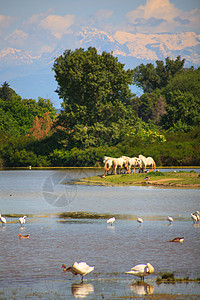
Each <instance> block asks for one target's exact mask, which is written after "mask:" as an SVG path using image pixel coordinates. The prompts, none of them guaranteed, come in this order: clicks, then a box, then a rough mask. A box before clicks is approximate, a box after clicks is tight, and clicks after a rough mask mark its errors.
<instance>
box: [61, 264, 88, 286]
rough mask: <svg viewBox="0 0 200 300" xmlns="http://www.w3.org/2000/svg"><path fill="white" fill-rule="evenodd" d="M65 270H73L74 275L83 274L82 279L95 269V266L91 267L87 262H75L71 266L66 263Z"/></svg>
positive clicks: (63, 266)
mask: <svg viewBox="0 0 200 300" xmlns="http://www.w3.org/2000/svg"><path fill="white" fill-rule="evenodd" d="M62 268H63V271H65V272H66V271H67V272H71V273H72V274H74V275H78V274H79V275H81V277H82V281H83V277H84V276H85V275H87V274H89V273H90V272H92V271H93V270H94V267H90V266H88V265H87V264H86V262H80V263H77V262H75V263H74V264H73V265H72V266H71V267H68V268H67V267H66V265H65V264H63V265H62Z"/></svg>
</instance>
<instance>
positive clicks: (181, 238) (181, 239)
mask: <svg viewBox="0 0 200 300" xmlns="http://www.w3.org/2000/svg"><path fill="white" fill-rule="evenodd" d="M183 241H184V237H183V236H182V237H175V238H174V239H172V240H170V242H177V243H182V242H183Z"/></svg>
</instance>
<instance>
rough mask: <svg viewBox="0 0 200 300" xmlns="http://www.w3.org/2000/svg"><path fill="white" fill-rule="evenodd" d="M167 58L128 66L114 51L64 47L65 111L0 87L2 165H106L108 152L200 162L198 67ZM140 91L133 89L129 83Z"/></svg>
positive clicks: (58, 75) (60, 77)
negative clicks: (185, 66)
mask: <svg viewBox="0 0 200 300" xmlns="http://www.w3.org/2000/svg"><path fill="white" fill-rule="evenodd" d="M184 63H185V60H184V59H183V60H181V57H180V56H177V58H176V59H175V60H173V59H169V58H168V57H167V58H166V59H165V62H163V61H156V62H155V66H154V65H153V64H146V65H144V64H141V65H139V66H137V67H136V68H135V69H133V70H131V69H128V70H125V65H124V64H121V63H120V62H119V61H118V59H117V58H116V57H114V56H113V55H112V53H107V52H103V53H102V54H98V53H97V50H96V49H95V48H92V47H90V48H88V49H87V50H84V49H82V48H80V49H76V50H75V51H71V50H66V51H65V52H64V53H63V54H62V55H60V56H59V57H58V58H57V59H56V60H55V62H54V65H53V71H54V73H55V79H56V81H57V84H58V87H57V90H56V91H57V93H58V95H59V97H60V99H62V101H63V102H62V111H61V113H60V114H56V112H55V108H54V107H53V104H52V103H51V101H50V100H49V99H43V98H38V101H36V100H34V99H22V98H21V97H20V96H19V95H17V94H16V92H15V91H14V90H13V89H12V88H10V86H9V84H8V83H7V82H4V83H3V84H2V86H1V87H0V116H1V117H0V157H1V160H0V164H1V165H2V166H28V165H32V166H101V165H102V158H103V156H104V155H108V156H117V157H118V156H120V155H127V156H137V155H139V154H140V153H142V154H144V155H147V156H153V157H154V159H155V160H156V162H157V164H158V165H199V164H200V155H199V154H200V153H199V152H200V147H199V145H200V126H199V125H200V68H198V69H194V68H193V67H191V68H184ZM133 84H135V85H137V86H138V87H139V88H141V89H142V92H143V94H142V96H141V97H137V96H136V95H135V94H133V93H132V92H131V85H133Z"/></svg>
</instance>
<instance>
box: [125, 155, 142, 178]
mask: <svg viewBox="0 0 200 300" xmlns="http://www.w3.org/2000/svg"><path fill="white" fill-rule="evenodd" d="M140 163H141V160H140V159H139V158H137V157H132V158H130V159H129V160H128V173H129V174H130V173H131V168H133V173H135V167H136V166H139V165H140Z"/></svg>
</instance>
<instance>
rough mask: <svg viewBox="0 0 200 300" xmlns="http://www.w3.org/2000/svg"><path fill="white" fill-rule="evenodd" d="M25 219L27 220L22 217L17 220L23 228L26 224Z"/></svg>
mask: <svg viewBox="0 0 200 300" xmlns="http://www.w3.org/2000/svg"><path fill="white" fill-rule="evenodd" d="M26 218H27V216H23V217H21V218H19V223H20V224H21V226H23V225H24V224H25V223H26Z"/></svg>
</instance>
